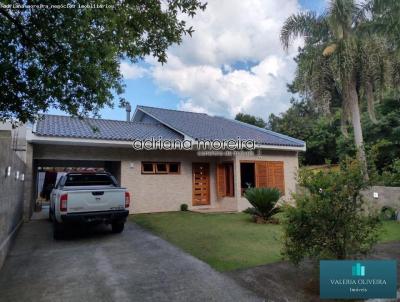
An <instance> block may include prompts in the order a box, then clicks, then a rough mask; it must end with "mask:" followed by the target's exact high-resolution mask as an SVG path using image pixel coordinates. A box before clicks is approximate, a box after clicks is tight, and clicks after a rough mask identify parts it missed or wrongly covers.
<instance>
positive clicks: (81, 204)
mask: <svg viewBox="0 0 400 302" xmlns="http://www.w3.org/2000/svg"><path fill="white" fill-rule="evenodd" d="M129 204H130V196H129V193H128V192H127V191H126V189H125V188H121V187H119V186H118V184H117V182H116V180H115V178H114V177H112V176H111V175H110V174H109V173H94V172H91V173H87V172H85V173H77V172H74V173H72V172H71V173H67V174H66V175H65V176H63V177H61V179H60V180H59V182H58V183H57V184H56V186H55V188H54V189H53V191H52V192H51V198H50V214H49V215H50V219H51V220H52V221H53V230H54V237H55V238H58V237H60V234H61V233H62V231H63V229H64V228H65V225H67V224H78V223H106V224H111V225H112V229H113V231H114V232H116V233H117V232H118V233H119V232H122V230H123V228H124V223H125V221H126V217H127V216H128V214H129Z"/></svg>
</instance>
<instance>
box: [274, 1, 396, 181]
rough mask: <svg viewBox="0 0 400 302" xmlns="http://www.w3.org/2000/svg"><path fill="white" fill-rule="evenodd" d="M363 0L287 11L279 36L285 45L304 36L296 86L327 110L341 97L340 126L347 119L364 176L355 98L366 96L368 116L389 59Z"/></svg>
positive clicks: (385, 84) (383, 85)
mask: <svg viewBox="0 0 400 302" xmlns="http://www.w3.org/2000/svg"><path fill="white" fill-rule="evenodd" d="M367 16H368V6H359V5H357V4H356V3H355V1H354V0H333V1H331V2H330V3H329V7H328V10H327V12H326V13H325V14H322V15H319V16H318V15H317V14H316V13H314V12H305V13H304V12H303V13H300V14H297V15H293V16H291V17H289V18H288V19H287V20H286V22H285V24H284V26H283V28H282V30H281V41H282V44H283V47H284V48H285V49H287V48H288V47H289V44H290V42H291V41H292V39H293V38H295V37H298V36H302V37H304V38H305V46H304V48H303V50H302V52H301V54H300V56H299V57H298V68H297V74H296V80H295V82H296V83H297V88H298V89H299V91H300V92H302V93H303V94H305V95H307V96H310V97H311V98H313V99H314V100H316V101H317V102H318V104H320V105H322V106H321V107H322V108H324V109H325V110H326V108H329V106H323V105H326V104H329V102H330V101H331V100H332V96H333V95H338V96H339V98H340V100H341V103H342V130H343V132H344V133H345V134H346V133H347V122H351V124H352V128H353V134H354V142H355V145H356V147H357V154H358V159H359V160H360V162H362V163H363V165H362V166H363V172H364V176H365V178H366V179H367V178H368V172H367V161H366V155H365V149H364V139H363V133H362V128H361V118H360V101H365V102H366V103H367V105H368V109H369V110H368V111H369V114H370V117H371V120H373V121H375V120H376V118H375V113H374V105H375V102H376V101H377V100H379V97H380V95H381V94H382V92H383V91H384V90H385V89H386V88H387V87H388V86H390V85H392V84H393V82H392V81H391V79H392V77H391V76H390V75H391V72H392V69H391V65H390V64H389V62H390V61H391V59H392V52H391V49H390V45H389V43H388V41H387V39H385V37H384V36H383V35H378V34H375V33H374V32H373V31H371V30H370V27H369V26H367V25H369V24H370V21H371V20H370V19H368V17H367Z"/></svg>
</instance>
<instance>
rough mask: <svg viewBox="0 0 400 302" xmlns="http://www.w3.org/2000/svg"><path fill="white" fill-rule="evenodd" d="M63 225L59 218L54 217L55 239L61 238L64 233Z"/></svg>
mask: <svg viewBox="0 0 400 302" xmlns="http://www.w3.org/2000/svg"><path fill="white" fill-rule="evenodd" d="M63 231H64V230H63V226H62V225H61V224H60V223H59V222H57V220H56V219H55V218H54V220H53V238H54V239H55V240H58V239H61V238H62V235H63V233H64V232H63Z"/></svg>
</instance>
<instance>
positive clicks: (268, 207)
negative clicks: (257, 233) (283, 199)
mask: <svg viewBox="0 0 400 302" xmlns="http://www.w3.org/2000/svg"><path fill="white" fill-rule="evenodd" d="M280 195H281V194H280V192H279V190H278V189H276V188H248V189H247V190H246V191H245V193H244V197H245V198H246V199H247V200H248V201H249V202H250V204H251V205H252V206H253V207H254V209H255V212H254V214H255V215H256V216H259V217H261V218H262V219H264V221H268V220H269V219H271V217H272V216H273V215H275V214H276V213H278V212H279V211H280V208H279V207H277V206H276V203H277V202H278V200H279V197H280Z"/></svg>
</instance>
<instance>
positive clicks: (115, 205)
mask: <svg viewBox="0 0 400 302" xmlns="http://www.w3.org/2000/svg"><path fill="white" fill-rule="evenodd" d="M65 193H67V194H68V203H67V212H68V213H79V212H97V211H112V210H121V209H124V208H125V189H124V188H107V189H105V188H103V189H102V188H97V189H96V188H88V187H85V189H73V188H72V187H71V188H68V190H67V191H65Z"/></svg>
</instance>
